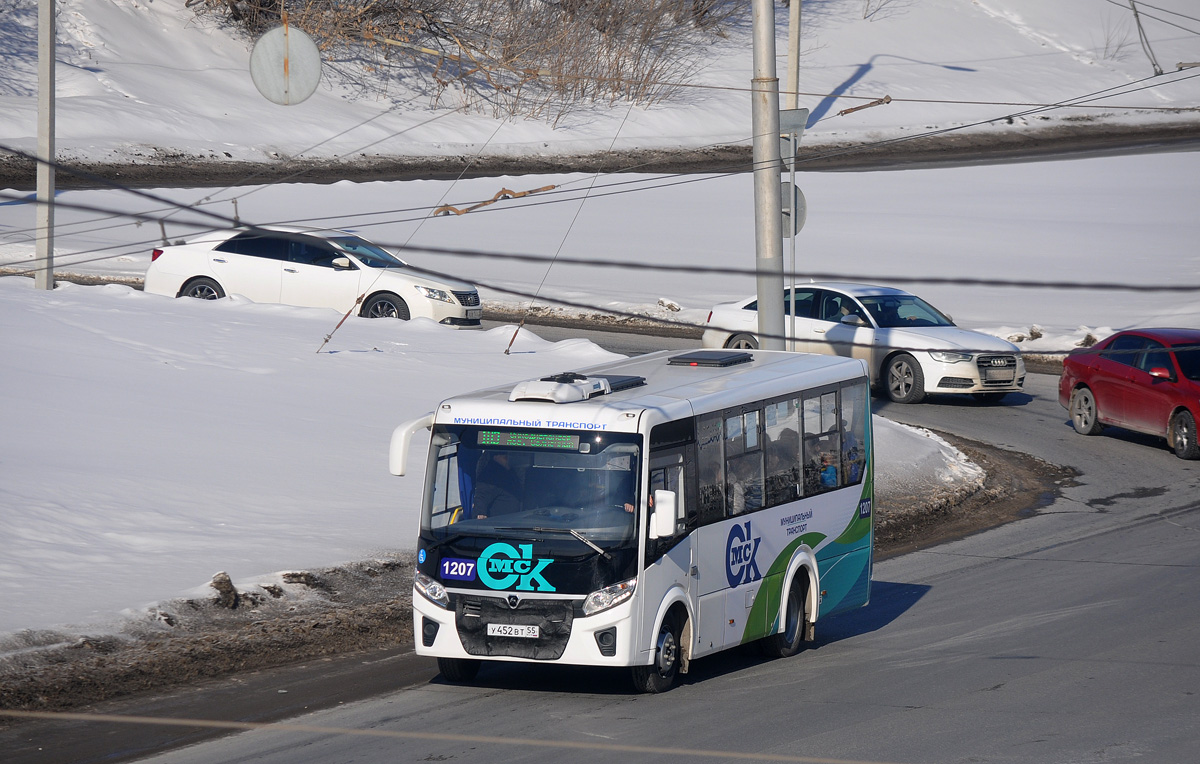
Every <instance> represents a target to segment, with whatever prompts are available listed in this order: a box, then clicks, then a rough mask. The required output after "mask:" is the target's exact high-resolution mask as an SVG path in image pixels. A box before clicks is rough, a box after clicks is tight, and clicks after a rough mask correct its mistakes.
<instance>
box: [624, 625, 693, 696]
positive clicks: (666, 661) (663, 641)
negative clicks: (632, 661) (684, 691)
mask: <svg viewBox="0 0 1200 764" xmlns="http://www.w3.org/2000/svg"><path fill="white" fill-rule="evenodd" d="M681 631H682V628H681V627H680V625H679V619H678V618H677V617H676V616H675V614H674V613H668V614H667V617H666V618H664V619H663V623H662V626H660V627H659V629H658V640H657V642H656V645H655V650H654V663H651V664H650V665H649V666H634V667H633V685H634V687H636V688H637V690H638V691H639V692H666V691H667V690H669V689H671V688H672V687H674V686H675V680H676V678H677V677H678V676H679V663H680V660H681V658H682V655H681V653H680V645H679V634H680V632H681Z"/></svg>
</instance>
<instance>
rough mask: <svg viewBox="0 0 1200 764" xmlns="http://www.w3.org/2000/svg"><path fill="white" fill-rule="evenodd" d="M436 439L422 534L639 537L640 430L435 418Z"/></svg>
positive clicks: (621, 540)
mask: <svg viewBox="0 0 1200 764" xmlns="http://www.w3.org/2000/svg"><path fill="white" fill-rule="evenodd" d="M432 438H433V446H434V447H433V448H432V449H431V453H430V464H429V467H428V469H427V473H426V474H427V476H428V478H427V480H428V483H427V485H426V490H425V501H424V506H423V508H422V513H421V529H422V533H423V535H424V534H429V535H430V536H431V537H432V538H433V539H435V540H437V541H442V540H446V539H450V538H452V537H461V536H464V535H470V536H501V537H513V536H518V537H534V536H539V535H545V534H547V533H561V534H565V538H567V539H568V540H569V539H570V535H571V534H572V532H575V533H577V534H579V535H580V536H582V537H583V538H585V539H587V540H588V541H590V542H593V543H595V544H597V545H598V546H599V547H601V548H603V549H606V550H607V549H614V548H617V547H621V546H627V545H629V544H631V543H632V542H633V539H634V529H635V527H636V518H637V515H636V512H635V511H634V507H635V505H636V503H637V500H636V496H637V493H636V488H637V474H638V463H639V454H640V446H639V442H640V438H639V436H637V435H632V434H621V433H581V432H579V431H575V430H513V429H502V428H495V427H477V426H439V427H437V428H435V429H434V433H433V436H432ZM585 543H586V542H585Z"/></svg>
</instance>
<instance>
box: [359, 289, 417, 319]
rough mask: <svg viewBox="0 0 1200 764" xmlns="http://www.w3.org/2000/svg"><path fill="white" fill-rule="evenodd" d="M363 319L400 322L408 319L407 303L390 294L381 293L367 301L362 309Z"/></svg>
mask: <svg viewBox="0 0 1200 764" xmlns="http://www.w3.org/2000/svg"><path fill="white" fill-rule="evenodd" d="M362 316H363V318H398V319H400V320H401V321H407V320H408V319H409V314H408V303H406V302H404V300H403V299H401V298H400V297H397V296H396V295H394V294H392V293H391V292H381V293H380V294H377V295H375V296H374V297H372V298H371V299H369V300H367V302H366V304H364V305H363V308H362Z"/></svg>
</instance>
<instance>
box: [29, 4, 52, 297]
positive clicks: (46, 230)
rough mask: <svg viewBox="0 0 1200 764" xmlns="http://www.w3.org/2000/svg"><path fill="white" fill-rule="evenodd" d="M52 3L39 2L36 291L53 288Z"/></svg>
mask: <svg viewBox="0 0 1200 764" xmlns="http://www.w3.org/2000/svg"><path fill="white" fill-rule="evenodd" d="M54 27H55V23H54V0H38V149H37V156H38V160H39V161H38V166H37V213H36V223H35V227H36V229H37V244H36V248H35V250H34V252H35V255H36V257H37V260H36V264H37V265H38V269H37V270H36V271H34V276H33V283H34V286H35V287H36V288H38V289H53V288H54V167H53V166H51V165H50V164H48V163H49V162H53V161H54V39H55V29H54Z"/></svg>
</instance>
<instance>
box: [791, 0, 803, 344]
mask: <svg viewBox="0 0 1200 764" xmlns="http://www.w3.org/2000/svg"><path fill="white" fill-rule="evenodd" d="M792 2H793V3H795V4H796V5H799V4H800V0H792ZM788 146H790V147H791V148H790V150H789V151H788V173H789V175H790V179H791V183H792V189H793V190H792V191H791V194H792V198H791V199H789V200H788V207H789V208H791V210H792V214H791V215H789V216H788V220H789V224H790V225H791V227H792V230H791V231H789V232H788V238H790V239H791V240H792V291H791V293H790V297H791V300H790V307H791V310H789V311H788V315H789V316H791V322H792V343H791V348H790V350H795V349H796V239H798V238H800V235H799V234H798V233H796V215H797V214H798V212H797V210H796V192H795V190H794V189H795V188H796V152H797V151H799V150H800V141H798V140H797V139H796V134H795V133H792V134H791V135H790V136H789V138H788Z"/></svg>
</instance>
